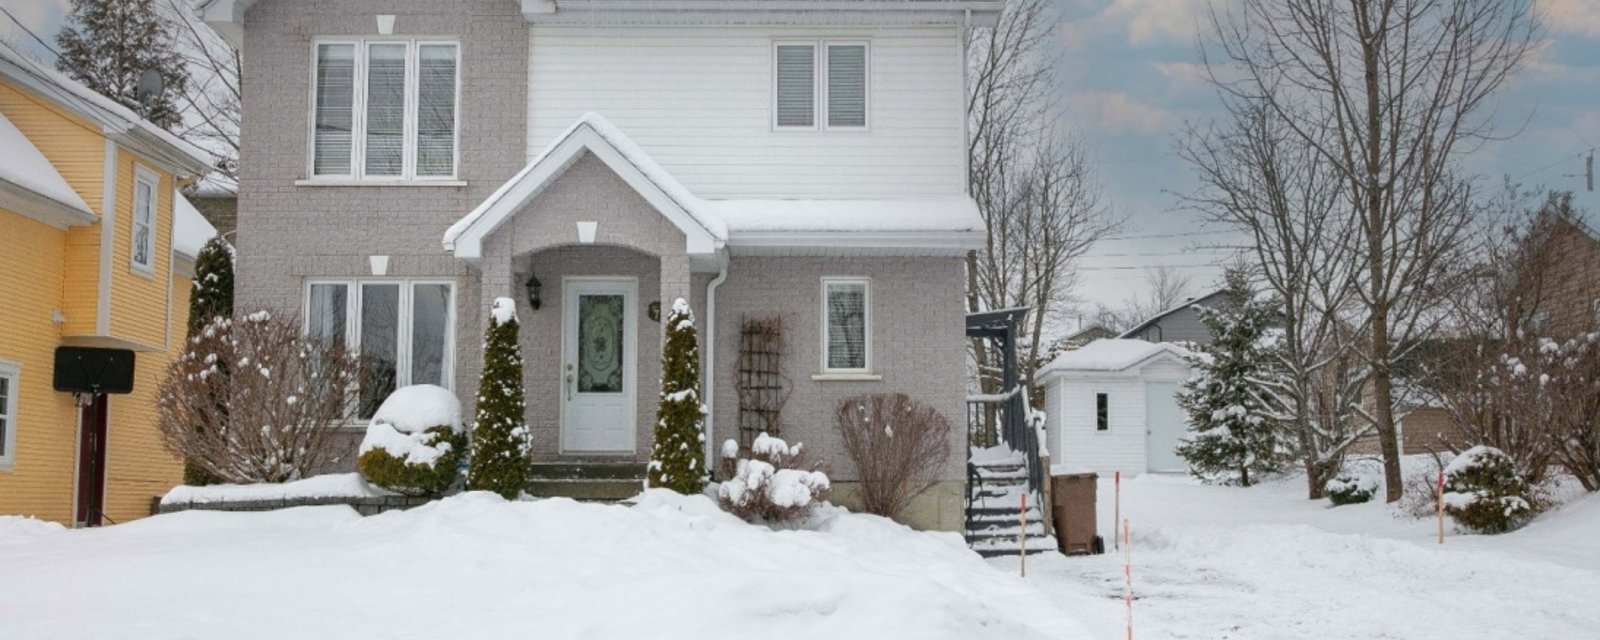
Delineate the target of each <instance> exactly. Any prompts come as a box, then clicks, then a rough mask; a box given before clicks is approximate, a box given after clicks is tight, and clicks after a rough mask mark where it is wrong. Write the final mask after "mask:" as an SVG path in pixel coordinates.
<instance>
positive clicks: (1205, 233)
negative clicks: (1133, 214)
mask: <svg viewBox="0 0 1600 640" xmlns="http://www.w3.org/2000/svg"><path fill="white" fill-rule="evenodd" d="M1224 233H1238V232H1237V231H1233V230H1222V231H1185V232H1183V233H1148V234H1140V235H1120V236H1106V237H1104V238H1101V240H1145V239H1154V238H1187V237H1190V236H1214V235H1219V234H1224Z"/></svg>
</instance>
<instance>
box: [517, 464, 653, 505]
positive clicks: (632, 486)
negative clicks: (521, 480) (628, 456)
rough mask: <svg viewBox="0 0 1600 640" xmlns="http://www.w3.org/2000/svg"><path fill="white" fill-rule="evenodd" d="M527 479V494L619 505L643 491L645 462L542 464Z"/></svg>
mask: <svg viewBox="0 0 1600 640" xmlns="http://www.w3.org/2000/svg"><path fill="white" fill-rule="evenodd" d="M531 471H532V473H530V474H529V476H528V489H527V491H528V495H531V496H536V497H540V498H572V499H574V500H583V501H586V502H617V501H621V500H626V499H628V498H632V497H634V496H636V495H639V492H640V491H643V490H644V472H645V463H643V462H541V463H535V464H534V465H533V466H532V469H531Z"/></svg>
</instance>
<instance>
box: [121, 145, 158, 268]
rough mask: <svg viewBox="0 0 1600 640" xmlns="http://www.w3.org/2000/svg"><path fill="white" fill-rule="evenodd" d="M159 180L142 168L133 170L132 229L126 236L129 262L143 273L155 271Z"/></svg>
mask: <svg viewBox="0 0 1600 640" xmlns="http://www.w3.org/2000/svg"><path fill="white" fill-rule="evenodd" d="M160 184H161V178H160V177H159V176H157V175H155V174H153V173H150V172H149V171H148V170H146V169H144V168H143V167H139V168H136V169H135V170H134V178H133V227H132V229H131V230H130V232H129V236H128V255H129V262H130V263H132V265H133V268H134V269H137V270H139V271H143V272H145V273H149V272H152V271H154V270H155V255H156V232H155V226H156V197H157V196H156V189H157V188H158V185H160Z"/></svg>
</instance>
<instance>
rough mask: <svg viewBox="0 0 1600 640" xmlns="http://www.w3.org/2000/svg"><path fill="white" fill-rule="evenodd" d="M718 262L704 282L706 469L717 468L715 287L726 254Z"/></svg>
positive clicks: (725, 274) (725, 263)
mask: <svg viewBox="0 0 1600 640" xmlns="http://www.w3.org/2000/svg"><path fill="white" fill-rule="evenodd" d="M717 262H718V263H719V264H720V266H719V267H718V270H717V277H715V278H712V279H711V282H708V283H706V361H705V374H704V375H705V381H704V382H702V383H701V385H700V387H701V390H702V391H704V394H703V395H704V397H703V401H702V404H704V405H705V408H706V421H705V425H706V426H705V434H706V466H707V468H708V469H716V468H717V459H716V457H715V456H716V453H717V451H718V450H717V446H716V441H717V439H716V435H715V434H716V430H715V427H716V422H717V412H716V400H715V399H716V397H717V394H716V390H717V383H716V380H717V287H718V286H720V285H721V284H722V281H723V280H727V279H728V256H727V254H722V255H719V256H717Z"/></svg>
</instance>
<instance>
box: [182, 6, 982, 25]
mask: <svg viewBox="0 0 1600 640" xmlns="http://www.w3.org/2000/svg"><path fill="white" fill-rule="evenodd" d="M214 1H216V2H224V1H227V0H214ZM520 1H521V6H522V16H523V18H524V19H526V20H527V21H529V22H541V23H592V22H600V21H603V22H605V23H608V24H616V23H619V22H625V21H626V20H625V18H627V17H633V18H634V19H636V20H638V21H639V22H640V23H658V24H686V23H700V24H719V23H776V24H791V23H816V24H826V23H833V22H837V21H840V20H845V21H848V22H853V23H861V24H879V23H881V24H952V25H956V24H959V25H966V26H974V27H992V26H994V25H995V24H996V23H998V22H999V18H1000V10H1001V8H1002V7H1003V6H1004V3H1003V2H1000V1H998V0H759V1H753V0H561V2H559V3H557V2H554V1H553V0H520Z"/></svg>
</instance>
